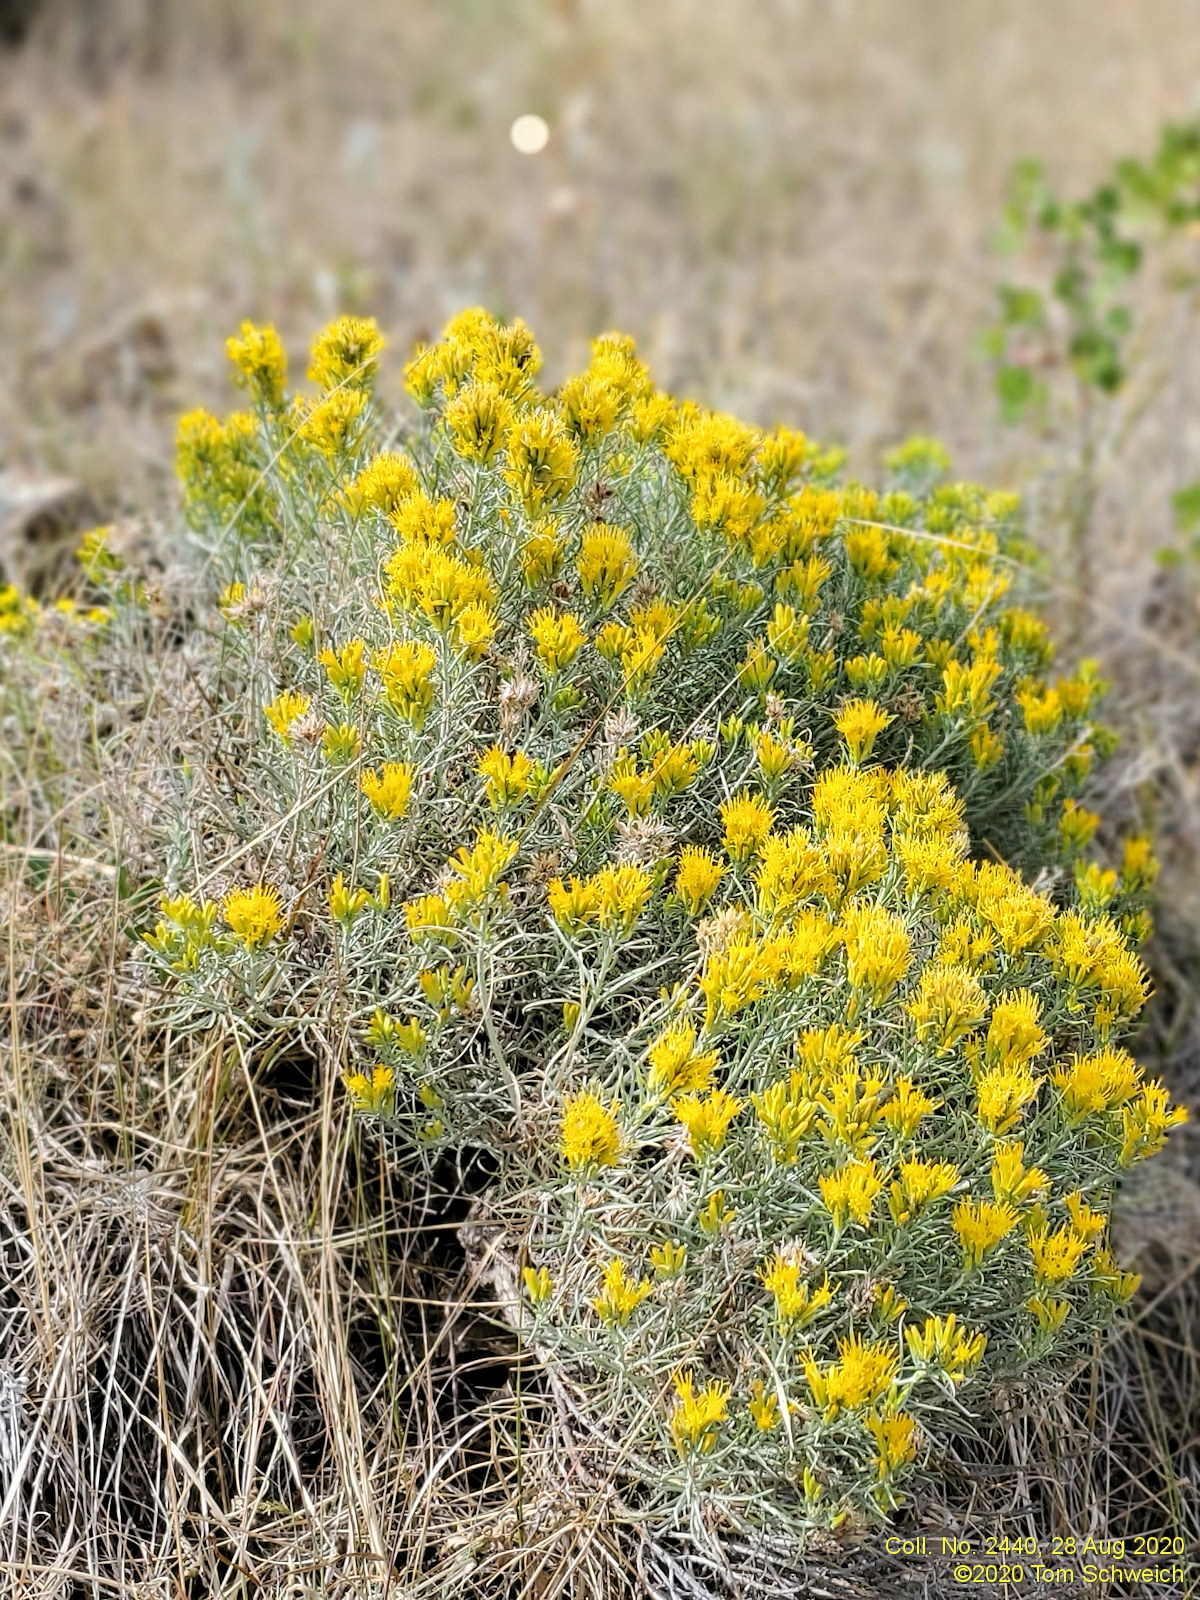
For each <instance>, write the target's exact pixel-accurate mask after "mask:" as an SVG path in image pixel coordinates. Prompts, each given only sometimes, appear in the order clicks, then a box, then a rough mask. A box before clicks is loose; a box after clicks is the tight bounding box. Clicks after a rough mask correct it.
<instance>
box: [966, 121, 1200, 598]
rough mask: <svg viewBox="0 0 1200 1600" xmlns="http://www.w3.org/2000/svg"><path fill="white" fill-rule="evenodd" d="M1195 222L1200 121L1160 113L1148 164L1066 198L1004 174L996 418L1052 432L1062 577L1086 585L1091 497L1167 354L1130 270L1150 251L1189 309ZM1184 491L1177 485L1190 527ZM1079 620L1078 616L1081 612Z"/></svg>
mask: <svg viewBox="0 0 1200 1600" xmlns="http://www.w3.org/2000/svg"><path fill="white" fill-rule="evenodd" d="M1198 221H1200V125H1198V124H1196V123H1184V124H1167V126H1166V127H1165V128H1164V129H1163V131H1162V134H1161V136H1160V139H1159V144H1158V148H1157V149H1156V151H1155V152H1154V154H1153V156H1152V157H1151V158H1150V160H1148V161H1139V160H1135V159H1132V158H1131V159H1127V160H1122V161H1119V162H1117V163H1115V165H1114V167H1113V169H1112V172H1111V173H1110V174H1109V175H1108V177H1107V178H1106V179H1105V181H1104V182H1103V183H1101V184H1100V185H1099V186H1098V187H1097V188H1096V189H1095V190H1094V191H1093V192H1092V193H1091V194H1090V195H1088V196H1086V197H1085V198H1083V199H1080V200H1066V199H1064V198H1062V197H1061V196H1060V195H1059V194H1058V193H1057V191H1056V190H1055V188H1054V187H1053V185H1052V184H1051V182H1050V179H1049V177H1048V175H1047V173H1046V171H1045V169H1044V167H1043V166H1042V165H1041V163H1039V162H1037V161H1032V160H1026V161H1023V162H1020V163H1018V165H1017V166H1016V167H1015V169H1014V171H1013V175H1012V178H1011V180H1010V185H1009V193H1008V199H1007V203H1006V205H1005V209H1004V213H1003V218H1002V222H1001V226H1000V228H999V230H998V237H997V243H998V245H999V247H1000V248H1001V249H1002V250H1003V251H1005V252H1007V253H1010V254H1013V255H1017V256H1019V257H1020V259H1021V261H1022V264H1023V267H1024V271H1023V273H1022V276H1021V278H1020V280H1019V281H1013V282H1006V283H1002V284H1001V285H1000V286H999V287H998V290H997V294H998V301H999V306H998V311H999V314H998V316H997V318H996V320H995V322H994V323H993V324H992V325H991V327H990V328H989V329H988V330H987V331H986V333H985V336H984V348H985V350H986V352H987V355H988V357H989V359H990V361H991V363H992V366H993V372H994V382H995V388H996V396H997V400H998V403H999V407H1000V413H1001V416H1002V418H1003V419H1004V420H1005V421H1006V422H1007V423H1010V424H1016V423H1026V424H1030V425H1033V426H1035V427H1037V428H1038V429H1039V430H1041V431H1042V432H1043V433H1044V434H1047V435H1049V436H1050V437H1051V439H1052V440H1053V441H1054V443H1055V453H1056V456H1057V457H1058V458H1059V459H1060V462H1061V461H1062V460H1064V459H1065V473H1063V472H1062V471H1061V467H1060V476H1061V477H1062V482H1061V485H1060V489H1059V491H1058V498H1059V508H1058V511H1057V513H1056V516H1057V519H1058V520H1060V521H1061V524H1062V528H1063V532H1064V537H1065V542H1066V547H1067V553H1068V556H1069V559H1070V561H1071V566H1072V573H1071V577H1072V582H1073V583H1074V585H1075V588H1076V590H1077V591H1078V592H1079V593H1080V594H1081V595H1086V594H1088V593H1090V592H1091V589H1092V586H1093V578H1094V574H1093V570H1092V567H1093V551H1092V545H1093V542H1094V541H1093V522H1094V517H1095V510H1096V500H1097V495H1098V493H1099V490H1100V486H1101V483H1102V481H1103V478H1104V476H1105V474H1106V472H1107V470H1109V467H1110V465H1111V463H1112V461H1113V460H1115V459H1116V458H1118V457H1120V456H1121V455H1122V454H1123V452H1124V451H1125V450H1126V449H1127V448H1129V444H1130V439H1131V436H1132V435H1133V433H1134V432H1135V430H1136V427H1137V423H1138V421H1139V419H1140V418H1141V416H1142V415H1143V414H1144V413H1145V411H1146V409H1147V407H1148V406H1150V405H1151V404H1152V402H1153V400H1154V398H1155V396H1156V394H1157V392H1158V391H1159V390H1160V389H1161V388H1162V387H1163V384H1164V373H1165V372H1166V371H1168V370H1169V369H1170V367H1171V364H1172V362H1173V361H1174V360H1176V359H1177V354H1178V349H1179V346H1180V345H1181V344H1186V339H1182V340H1181V337H1180V333H1179V329H1178V328H1177V327H1173V328H1172V329H1171V330H1170V331H1169V334H1168V336H1167V340H1166V345H1167V348H1166V349H1165V351H1164V353H1163V355H1162V357H1161V359H1152V358H1151V356H1150V353H1149V350H1148V347H1147V339H1146V330H1145V328H1144V325H1143V322H1144V319H1142V318H1141V316H1140V299H1141V297H1140V294H1139V280H1140V279H1141V278H1142V277H1143V275H1144V268H1145V266H1146V263H1147V261H1148V260H1153V262H1154V263H1155V265H1156V267H1161V268H1162V269H1163V271H1162V276H1163V278H1164V281H1165V282H1166V283H1167V284H1168V285H1169V287H1170V289H1171V290H1172V291H1173V292H1174V293H1175V294H1176V295H1179V296H1182V297H1183V299H1184V302H1185V305H1186V307H1187V308H1188V313H1189V315H1191V314H1192V313H1193V312H1194V304H1195V298H1196V288H1197V285H1198V283H1200V278H1198V277H1197V271H1196V263H1195V260H1194V237H1195V233H1196V224H1197V222H1198ZM1193 498H1194V491H1193V490H1192V489H1191V488H1186V487H1185V488H1183V489H1182V490H1180V491H1179V492H1178V493H1177V494H1176V496H1175V508H1176V511H1177V513H1178V516H1179V521H1180V525H1181V526H1182V527H1184V528H1185V529H1186V528H1187V527H1188V526H1189V521H1188V519H1189V517H1190V515H1191V511H1190V509H1189V508H1190V507H1191V505H1192V500H1193ZM1077 623H1078V619H1077Z"/></svg>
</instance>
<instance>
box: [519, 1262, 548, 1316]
mask: <svg viewBox="0 0 1200 1600" xmlns="http://www.w3.org/2000/svg"><path fill="white" fill-rule="evenodd" d="M521 1281H522V1282H523V1283H524V1285H525V1293H526V1294H527V1295H528V1296H529V1303H530V1304H531V1305H533V1306H544V1305H545V1304H546V1302H547V1301H548V1300H549V1299H550V1297H551V1296H552V1295H553V1293H554V1280H553V1279H552V1278H551V1276H550V1272H549V1269H548V1268H546V1267H536V1268H535V1267H523V1268H522V1269H521Z"/></svg>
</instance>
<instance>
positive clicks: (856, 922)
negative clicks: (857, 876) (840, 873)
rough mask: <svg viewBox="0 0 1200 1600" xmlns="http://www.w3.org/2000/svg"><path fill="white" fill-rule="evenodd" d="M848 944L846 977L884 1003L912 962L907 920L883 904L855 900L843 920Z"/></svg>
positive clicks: (853, 985) (844, 935)
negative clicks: (906, 925)
mask: <svg viewBox="0 0 1200 1600" xmlns="http://www.w3.org/2000/svg"><path fill="white" fill-rule="evenodd" d="M842 935H843V938H844V940H845V944H846V976H847V978H848V979H849V981H850V986H851V988H852V989H857V990H861V991H862V992H863V993H864V994H866V995H868V996H869V997H870V998H871V999H872V1000H873V1001H874V1002H875V1004H876V1005H882V1004H883V1002H884V1001H885V1000H886V999H887V997H888V995H890V994H891V992H892V990H893V989H894V988H895V987H896V985H897V984H898V983H899V982H900V980H901V979H902V978H903V977H904V975H905V973H906V972H907V971H908V969H909V966H910V964H911V962H912V947H911V945H910V943H909V938H908V929H907V928H906V927H905V925H904V919H903V918H902V917H899V916H897V915H896V913H895V912H894V911H888V910H887V908H886V907H884V906H878V905H869V904H861V903H856V904H854V905H852V906H851V907H850V908H849V910H848V911H847V912H846V914H845V916H844V917H843V919H842Z"/></svg>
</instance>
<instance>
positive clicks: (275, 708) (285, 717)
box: [263, 689, 312, 744]
mask: <svg viewBox="0 0 1200 1600" xmlns="http://www.w3.org/2000/svg"><path fill="white" fill-rule="evenodd" d="M311 704H312V701H311V700H310V699H309V698H308V696H307V695H306V694H301V693H300V691H299V690H298V689H285V690H284V691H283V693H282V694H281V695H277V696H276V698H275V699H274V700H272V701H271V703H270V705H269V706H264V707H263V714H264V715H265V716H266V719H267V721H268V722H269V723H270V724H271V726H272V727H273V728H274V729H275V732H276V733H277V734H278V735H279V737H280V738H281V739H282V740H283V742H284V744H290V743H291V727H292V723H293V722H298V721H299V720H300V718H301V717H303V716H304V715H306V713H307V711H308V708H309V706H310V705H311Z"/></svg>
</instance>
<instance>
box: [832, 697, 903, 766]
mask: <svg viewBox="0 0 1200 1600" xmlns="http://www.w3.org/2000/svg"><path fill="white" fill-rule="evenodd" d="M895 720H896V719H895V718H894V717H892V716H889V715H888V713H887V712H886V711H884V710H883V709H882V707H880V706H878V705H877V704H876V703H875V701H874V700H851V701H850V702H849V703H848V704H847V705H844V706H843V707H842V709H841V710H840V711H839V712H838V713H837V715H836V716H835V717H834V719H833V725H834V727H835V728H836V729H837V731H838V732H839V733H840V734H841V736H842V738H843V739H844V740H845V741H846V752H847V754H848V755H849V757H850V760H851V761H853V762H854V764H855V765H856V766H857V765H858V763H859V762H861V761H865V760H866V759H867V757H868V756H869V755H870V754H871V751H872V750H873V749H874V748H875V740H876V739H877V738H878V737H879V735H880V734H881V733H882V732H883V730H884V729H885V728H886V727H888V726H889V725H890V724H891V723H893V722H894V721H895Z"/></svg>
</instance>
